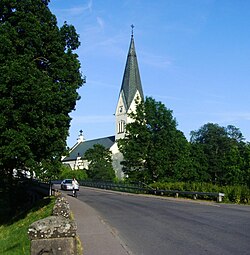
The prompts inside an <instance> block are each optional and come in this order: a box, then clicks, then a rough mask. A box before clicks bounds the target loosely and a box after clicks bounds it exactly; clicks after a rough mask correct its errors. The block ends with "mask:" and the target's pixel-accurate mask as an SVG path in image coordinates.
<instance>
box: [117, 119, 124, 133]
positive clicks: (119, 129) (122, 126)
mask: <svg viewBox="0 0 250 255" xmlns="http://www.w3.org/2000/svg"><path fill="white" fill-rule="evenodd" d="M124 132H125V121H124V120H121V121H119V123H118V134H121V133H124Z"/></svg>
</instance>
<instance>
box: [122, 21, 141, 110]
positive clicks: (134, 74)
mask: <svg viewBox="0 0 250 255" xmlns="http://www.w3.org/2000/svg"><path fill="white" fill-rule="evenodd" d="M131 27H132V33H131V41H130V46H129V51H128V56H127V62H126V66H125V71H124V75H123V80H122V86H121V91H120V93H122V94H123V96H124V100H125V104H126V105H125V108H126V110H128V109H129V107H130V106H131V103H132V101H133V100H134V97H135V94H136V92H137V91H138V92H139V94H140V97H141V98H143V91H142V85H141V78H140V72H139V67H138V61H137V57H136V51H135V43H134V32H133V28H134V26H133V25H132V26H131Z"/></svg>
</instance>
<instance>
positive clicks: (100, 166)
mask: <svg viewBox="0 0 250 255" xmlns="http://www.w3.org/2000/svg"><path fill="white" fill-rule="evenodd" d="M83 159H84V160H87V161H88V162H89V165H88V170H87V174H88V177H90V178H91V179H93V180H103V181H109V180H114V178H115V171H114V169H113V166H112V153H111V151H109V150H108V149H106V148H105V147H104V146H103V145H101V144H95V145H94V146H93V148H90V149H88V150H87V151H86V152H85V154H84V156H83Z"/></svg>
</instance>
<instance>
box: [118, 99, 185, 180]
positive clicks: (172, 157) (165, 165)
mask: <svg viewBox="0 0 250 255" xmlns="http://www.w3.org/2000/svg"><path fill="white" fill-rule="evenodd" d="M129 116H130V117H131V118H132V119H133V122H131V123H128V124H127V125H126V135H125V138H124V139H120V140H118V146H119V150H120V151H121V152H122V154H123V156H124V162H122V164H123V171H124V172H125V174H127V175H128V176H129V177H130V178H131V179H134V180H143V181H145V182H148V183H150V182H154V181H159V180H163V179H176V178H177V176H179V177H180V172H182V171H183V172H185V171H186V167H187V165H188V157H187V156H188V142H187V140H186V138H185V137H184V135H183V133H182V132H181V131H179V130H177V123H176V120H175V119H174V118H173V116H172V111H171V110H169V109H167V108H166V107H165V105H164V104H162V103H161V102H156V101H155V100H154V99H153V98H151V97H147V98H146V100H145V101H142V102H141V103H138V105H137V107H136V111H135V112H132V113H131V114H129Z"/></svg>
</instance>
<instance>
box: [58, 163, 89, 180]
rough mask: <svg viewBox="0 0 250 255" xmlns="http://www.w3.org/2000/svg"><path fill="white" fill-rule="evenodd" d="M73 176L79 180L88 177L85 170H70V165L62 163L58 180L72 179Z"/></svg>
mask: <svg viewBox="0 0 250 255" xmlns="http://www.w3.org/2000/svg"><path fill="white" fill-rule="evenodd" d="M73 177H75V178H76V179H77V180H80V181H82V180H86V179H88V176H87V173H86V170H82V169H78V170H72V169H71V168H70V167H68V166H65V165H62V168H61V172H60V175H59V180H63V179H72V178H73Z"/></svg>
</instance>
